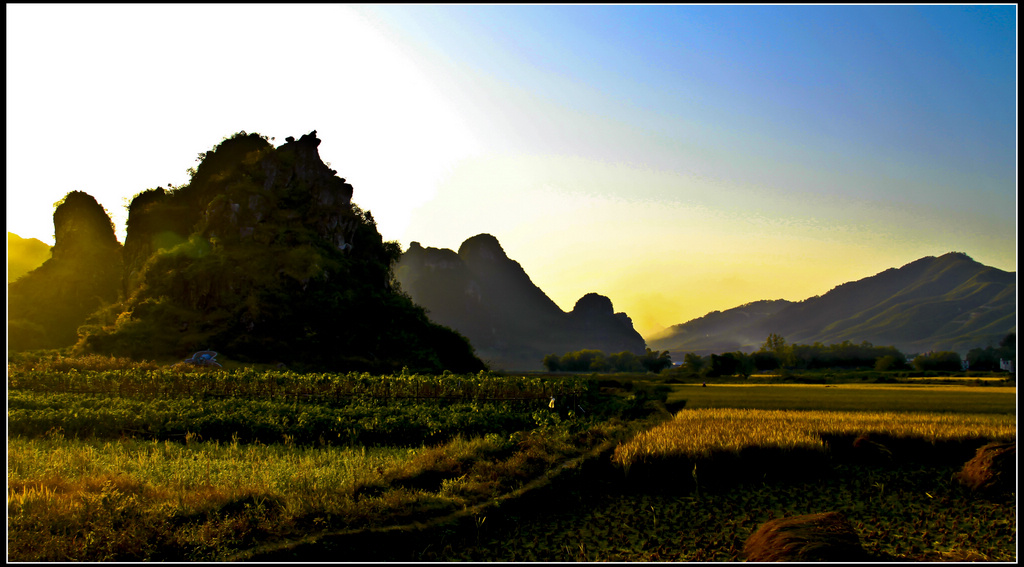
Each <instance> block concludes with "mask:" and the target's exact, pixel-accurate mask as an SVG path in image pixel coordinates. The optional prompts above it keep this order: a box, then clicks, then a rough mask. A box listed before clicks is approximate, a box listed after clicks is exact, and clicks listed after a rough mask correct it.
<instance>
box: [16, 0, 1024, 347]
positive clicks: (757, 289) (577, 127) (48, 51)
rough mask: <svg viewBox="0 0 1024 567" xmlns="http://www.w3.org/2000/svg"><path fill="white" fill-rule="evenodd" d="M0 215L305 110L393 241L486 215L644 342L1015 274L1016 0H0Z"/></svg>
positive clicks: (44, 219)
mask: <svg viewBox="0 0 1024 567" xmlns="http://www.w3.org/2000/svg"><path fill="white" fill-rule="evenodd" d="M6 9H7V32H8V33H7V63H8V67H7V69H8V70H7V95H8V97H7V118H8V128H7V142H8V144H7V147H8V150H7V159H8V173H7V185H8V230H10V231H12V232H15V233H18V234H20V235H22V236H25V237H36V238H40V239H42V240H46V241H49V242H51V243H52V230H53V229H52V211H53V206H52V205H53V203H54V202H55V201H57V200H58V199H60V198H61V197H63V196H64V195H65V194H66V193H67V192H69V191H72V190H83V191H86V192H88V193H90V194H92V195H93V196H95V197H97V199H98V200H99V201H100V202H101V204H103V205H104V206H105V207H106V208H107V210H108V212H110V213H111V215H112V216H113V218H114V220H115V224H116V225H117V226H118V229H119V230H120V231H121V233H120V237H121V238H122V239H123V227H124V220H125V219H124V205H125V204H126V202H127V200H128V199H130V198H131V197H132V196H133V195H134V194H137V193H139V192H141V191H142V190H145V189H147V188H151V187H155V186H158V185H164V186H166V185H167V184H168V183H173V184H181V183H184V182H186V181H187V175H186V174H185V170H186V169H187V168H189V167H191V166H194V165H195V156H196V154H197V153H198V152H202V151H205V150H208V149H210V147H212V146H213V145H215V144H216V143H219V142H220V140H221V139H223V138H224V137H226V136H229V135H231V134H233V133H234V132H237V131H239V130H246V131H248V132H253V131H255V132H260V133H262V134H265V135H268V136H274V137H276V139H277V141H278V142H280V140H283V139H284V138H285V137H286V136H299V135H301V134H303V133H306V132H309V131H311V130H314V129H316V130H317V131H318V134H319V137H320V138H321V139H322V140H323V143H322V144H321V146H320V153H321V156H322V157H323V159H324V160H325V161H329V162H332V167H334V168H335V169H338V170H339V172H340V175H343V176H345V177H346V178H347V179H348V180H349V181H350V182H352V183H353V185H354V186H355V195H354V200H355V201H356V202H357V203H358V204H359V205H360V206H362V207H364V208H367V209H369V210H370V211H371V212H372V213H373V215H374V218H375V219H377V222H378V226H379V228H380V230H381V232H382V234H383V235H384V237H385V238H386V239H389V240H397V241H399V242H400V243H401V244H402V245H403V247H405V246H408V244H409V243H410V242H412V241H418V242H420V243H421V244H423V245H424V246H434V247H442V248H453V249H457V248H458V246H459V245H460V244H461V242H462V241H464V240H465V239H467V238H469V237H471V236H474V235H476V234H479V233H482V232H487V233H490V234H493V235H495V236H496V237H497V238H498V240H499V241H500V242H501V243H502V245H503V247H504V248H505V250H506V252H507V253H508V255H509V256H510V257H512V258H513V259H515V260H517V261H519V262H520V263H521V264H522V265H523V267H524V269H525V270H526V271H527V273H528V274H529V275H530V276H531V278H532V279H533V281H534V283H536V284H537V285H539V286H540V287H541V289H543V290H544V291H545V292H547V293H548V295H549V296H551V297H552V299H554V300H555V301H556V303H558V304H559V305H560V306H561V307H562V308H563V309H566V310H569V309H571V308H572V306H573V304H574V303H575V301H576V299H578V298H579V297H581V296H583V295H584V294H585V293H588V292H597V293H601V294H604V295H608V296H609V297H610V298H611V299H612V301H613V304H614V305H615V308H616V310H619V311H625V312H626V313H627V314H629V315H630V316H631V317H632V318H633V320H634V324H635V325H636V327H637V329H638V330H640V331H641V333H643V334H645V336H651V335H652V334H654V333H656V332H657V331H658V330H659V329H661V328H664V327H667V326H669V325H673V324H677V323H682V322H685V321H687V320H689V319H692V318H694V317H699V316H701V315H704V314H705V313H707V312H709V311H711V310H716V309H728V308H731V307H735V306H737V305H740V304H742V303H746V302H749V301H754V300H758V299H776V298H784V299H790V300H801V299H805V298H807V297H809V296H812V295H817V294H821V293H825V292H827V291H828V290H829V289H831V288H832V287H834V286H836V285H839V284H841V283H844V282H846V281H850V280H854V279H860V278H863V277H868V276H870V275H874V274H875V273H878V272H880V271H882V270H885V269H887V268H890V267H899V266H901V265H904V264H906V263H909V262H911V261H914V260H916V259H918V258H920V257H922V256H926V255H934V256H937V255H941V254H944V253H946V252H950V251H960V252H965V253H967V254H969V255H971V256H972V257H973V258H975V259H976V260H978V261H980V262H982V263H985V264H988V265H992V266H995V267H998V268H1000V269H1004V270H1008V271H1015V270H1016V241H1017V237H1016V210H1017V206H1016V200H1017V199H1016V198H1017V190H1016V188H1017V185H1016V183H1017V160H1016V155H1017V143H1016V139H1017V75H1016V67H1017V65H1016V58H1017V50H1016V41H1017V28H1016V19H1017V9H1016V6H999V5H996V6H944V5H938V6H916V5H914V6H690V5H682V6H577V5H569V6H515V5H513V6H489V5H484V6H463V5H449V6H437V5H427V6H424V5H397V6H396V5H363V6H354V7H353V6H341V5H315V4H314V5H303V4H300V5H291V4H289V5H284V4H280V5H264V4H254V5H233V4H232V5H135V6H128V7H124V6H119V5H91V6H75V5H60V6H56V5H13V6H12V5H7V8H6Z"/></svg>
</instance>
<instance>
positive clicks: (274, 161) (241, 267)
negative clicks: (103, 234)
mask: <svg viewBox="0 0 1024 567" xmlns="http://www.w3.org/2000/svg"><path fill="white" fill-rule="evenodd" d="M319 144H320V140H319V139H318V138H317V137H316V132H315V131H314V132H311V133H310V134H307V135H304V136H302V137H301V138H300V139H298V140H293V139H291V138H289V139H288V141H287V142H286V143H285V144H283V145H281V146H279V147H277V148H275V147H273V146H272V145H271V144H270V143H269V141H268V140H267V139H266V138H264V137H263V136H259V135H257V134H246V133H244V132H241V133H239V134H237V135H235V136H234V137H232V138H230V139H227V140H225V141H224V142H223V143H221V144H220V145H218V146H217V147H216V148H214V150H212V151H210V152H207V153H205V154H203V155H202V163H201V164H200V165H199V167H198V168H197V169H196V171H195V172H194V174H193V176H192V179H191V181H190V183H189V184H188V185H185V186H182V187H179V188H176V189H175V188H172V189H170V190H165V189H163V188H157V189H152V190H148V191H145V192H143V193H141V194H140V195H138V196H136V198H135V199H133V201H132V203H131V205H130V206H129V217H128V230H127V236H126V238H125V247H124V257H125V263H124V271H123V274H122V278H121V286H122V293H123V297H124V298H125V300H124V302H123V303H122V304H121V305H119V306H118V308H116V309H112V310H111V311H110V312H109V313H107V314H106V316H105V317H98V320H97V321H96V324H95V325H93V327H92V328H91V329H90V332H89V333H88V336H86V337H85V338H84V339H83V341H82V342H81V344H80V347H81V348H82V349H84V350H91V351H98V352H108V353H115V354H126V355H131V356H155V355H167V356H171V355H173V356H186V355H187V354H190V353H191V352H192V351H195V350H201V349H213V350H217V351H218V352H221V353H223V354H224V355H225V356H228V357H232V358H236V359H240V360H251V361H265V362H273V361H278V362H285V363H291V364H303V365H306V366H310V367H320V368H330V369H353V370H369V371H391V370H398V369H400V368H401V367H403V366H408V367H409V368H410V369H414V370H422V371H441V370H445V369H447V370H453V371H456V372H465V371H476V370H479V369H483V367H484V366H483V364H482V363H481V362H480V360H479V359H478V358H476V357H475V356H474V355H473V353H472V350H471V348H470V347H469V344H468V343H467V342H466V340H465V339H464V338H463V337H460V336H459V335H457V334H456V333H454V332H452V331H451V330H450V329H445V328H442V327H439V326H437V325H434V324H432V323H430V321H429V320H428V319H427V318H426V315H425V313H424V312H423V310H422V308H419V307H417V306H415V305H413V304H412V302H411V301H409V300H408V298H407V297H405V296H404V295H402V294H400V293H399V292H398V291H397V289H396V287H395V286H394V285H393V278H392V272H391V269H392V264H393V262H395V261H396V260H397V259H398V257H399V256H400V254H401V250H400V249H399V247H398V245H397V244H395V243H391V242H384V241H383V239H382V237H381V235H380V233H379V232H377V228H376V224H375V223H374V221H373V217H372V215H370V213H369V212H366V211H362V210H361V209H359V207H357V206H356V205H354V204H353V203H352V194H353V187H352V185H350V184H349V183H347V182H346V181H345V180H344V179H342V178H340V177H338V176H337V175H336V174H337V172H336V171H334V170H332V169H330V168H329V167H327V166H326V165H325V164H324V163H323V162H322V161H321V159H320V155H319V152H318V150H317V147H318V146H319Z"/></svg>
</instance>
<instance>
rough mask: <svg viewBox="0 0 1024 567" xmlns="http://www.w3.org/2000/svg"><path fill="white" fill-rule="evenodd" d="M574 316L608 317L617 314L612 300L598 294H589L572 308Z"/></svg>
mask: <svg viewBox="0 0 1024 567" xmlns="http://www.w3.org/2000/svg"><path fill="white" fill-rule="evenodd" d="M572 314H573V315H575V316H582V317H588V316H590V317H608V316H611V315H614V314H615V310H614V309H612V300H611V299H609V298H607V297H605V296H603V295H598V294H596V293H588V294H586V295H584V296H583V297H581V298H580V299H579V300H578V301H577V302H576V305H575V306H574V307H573V308H572Z"/></svg>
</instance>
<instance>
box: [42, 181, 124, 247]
mask: <svg viewBox="0 0 1024 567" xmlns="http://www.w3.org/2000/svg"><path fill="white" fill-rule="evenodd" d="M53 230H54V239H55V242H54V246H53V258H54V259H57V260H67V259H78V258H81V257H82V256H83V255H85V256H94V255H95V254H97V253H106V252H109V251H116V250H118V249H119V248H120V246H121V245H120V243H118V241H117V237H116V236H115V235H114V223H113V222H111V220H110V217H109V216H107V212H106V211H105V210H104V209H103V207H102V206H101V205H100V204H99V203H98V202H96V199H95V198H93V197H92V195H89V194H88V193H83V192H82V191H72V192H71V193H68V194H67V196H66V197H64V199H63V200H62V201H61V202H60V204H59V205H58V206H57V209H56V210H55V211H54V212H53Z"/></svg>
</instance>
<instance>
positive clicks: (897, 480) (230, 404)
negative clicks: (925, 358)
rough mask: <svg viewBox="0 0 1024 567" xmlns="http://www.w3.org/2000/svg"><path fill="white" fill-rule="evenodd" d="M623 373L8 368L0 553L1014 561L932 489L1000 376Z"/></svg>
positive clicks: (991, 526)
mask: <svg viewBox="0 0 1024 567" xmlns="http://www.w3.org/2000/svg"><path fill="white" fill-rule="evenodd" d="M649 376H650V375H649ZM645 381H647V379H640V380H636V381H635V383H631V384H629V386H628V387H625V388H608V387H602V384H605V385H607V384H606V381H604V382H602V381H601V380H597V379H596V377H587V376H537V375H534V376H500V375H494V374H487V373H480V374H473V375H452V374H445V375H441V376H427V375H416V374H407V373H402V374H398V375H391V376H371V375H366V374H317V375H307V374H296V373H291V372H287V371H280V370H254V369H245V368H240V369H232V370H219V371H196V370H195V369H188V368H181V367H157V366H140V365H132V364H122V363H121V362H119V361H117V360H114V359H111V360H110V361H98V362H97V361H93V363H92V364H89V365H79V368H75V367H74V365H70V366H61V365H59V364H54V363H49V364H47V363H36V364H22V365H11V364H9V367H8V549H9V551H8V553H9V555H8V559H9V560H89V561H100V560H182V561H185V560H204V561H208V560H232V559H264V560H323V559H324V558H328V557H333V558H337V557H339V556H341V555H340V554H342V553H344V554H346V555H345V557H347V558H350V559H351V560H356V559H359V560H388V561H401V560H432V561H449V560H473V561H498V560H509V561H521V560H536V561H580V560H622V561H638V560H641V561H667V560H673V561H688V560H709V561H710V560H738V559H741V556H740V555H739V549H740V547H742V543H743V540H744V539H745V538H746V537H747V536H749V535H750V533H752V531H753V530H754V529H756V528H757V526H758V525H759V524H760V523H762V522H764V521H766V520H767V519H769V518H771V517H781V516H782V515H789V514H797V513H800V514H802V513H810V512H815V511H827V510H842V511H844V513H846V515H847V517H849V518H850V519H851V521H852V522H853V524H854V525H855V526H856V527H857V531H858V533H859V534H860V536H861V539H862V543H863V545H864V547H865V549H867V550H868V551H869V552H871V553H874V554H876V555H877V556H878V557H882V558H890V559H912V560H922V559H926V560H967V559H986V560H1000V561H1002V560H1013V559H1014V557H1015V555H1014V554H1015V541H1016V520H1015V517H1016V508H1015V504H1014V502H1013V500H1012V498H1011V499H1006V498H1003V497H996V498H980V497H977V496H975V495H974V494H971V493H970V492H969V491H967V490H966V489H965V488H964V487H962V486H960V485H959V484H957V483H956V482H954V481H953V480H951V478H952V475H953V474H954V473H956V472H957V471H958V470H959V469H960V467H961V466H962V464H963V462H964V461H965V460H966V458H969V457H970V456H971V455H973V452H974V450H975V449H976V448H977V447H979V446H980V445H982V444H984V443H986V442H988V441H998V440H1015V439H1016V418H1015V389H1014V388H1013V387H1009V386H975V385H957V386H951V385H917V384H915V385H909V384H897V385H885V384H834V385H819V384H803V385H783V384H748V385H739V384H708V385H707V386H706V387H704V386H701V385H699V384H698V385H691V384H668V385H659V384H658V383H645ZM655 382H656V381H655ZM826 386H827V387H826ZM666 408H671V409H669V410H667V409H666ZM680 408H682V409H681V410H680ZM676 410H679V411H676ZM673 414H674V415H673ZM857 438H862V439H863V440H864V441H865V443H864V444H863V450H861V451H854V450H853V449H851V447H852V443H853V441H855V440H856V439H857ZM965 455H966V457H965ZM738 471H743V472H744V474H739V473H738ZM403 526H404V527H403ZM347 560H348V559H347Z"/></svg>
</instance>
